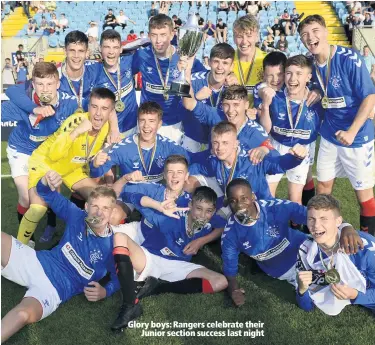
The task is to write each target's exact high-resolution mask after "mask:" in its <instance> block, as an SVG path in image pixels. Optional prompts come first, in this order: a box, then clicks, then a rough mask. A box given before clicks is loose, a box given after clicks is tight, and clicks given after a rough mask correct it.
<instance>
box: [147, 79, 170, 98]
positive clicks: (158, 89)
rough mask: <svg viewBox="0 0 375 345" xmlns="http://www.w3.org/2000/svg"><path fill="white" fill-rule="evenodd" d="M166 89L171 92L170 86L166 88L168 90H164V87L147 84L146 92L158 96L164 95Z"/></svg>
mask: <svg viewBox="0 0 375 345" xmlns="http://www.w3.org/2000/svg"><path fill="white" fill-rule="evenodd" d="M166 89H167V90H169V86H166V88H164V86H163V85H156V84H151V83H149V82H146V91H148V92H151V93H154V94H157V95H163V94H164V92H165V91H166Z"/></svg>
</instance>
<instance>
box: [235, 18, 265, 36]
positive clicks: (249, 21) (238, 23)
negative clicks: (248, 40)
mask: <svg viewBox="0 0 375 345" xmlns="http://www.w3.org/2000/svg"><path fill="white" fill-rule="evenodd" d="M233 31H235V32H237V33H243V32H247V31H257V32H258V31H259V23H258V20H257V19H256V17H254V16H253V15H251V14H248V15H246V16H243V17H240V18H238V19H236V20H235V21H234V23H233Z"/></svg>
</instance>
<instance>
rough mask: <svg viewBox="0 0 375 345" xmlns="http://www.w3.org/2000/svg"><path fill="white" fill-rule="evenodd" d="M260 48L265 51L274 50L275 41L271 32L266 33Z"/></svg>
mask: <svg viewBox="0 0 375 345" xmlns="http://www.w3.org/2000/svg"><path fill="white" fill-rule="evenodd" d="M261 49H262V50H263V51H265V52H267V53H269V52H272V51H274V50H275V41H274V39H273V36H272V35H271V34H268V35H267V37H266V39H265V40H264V41H263V44H262V48H261Z"/></svg>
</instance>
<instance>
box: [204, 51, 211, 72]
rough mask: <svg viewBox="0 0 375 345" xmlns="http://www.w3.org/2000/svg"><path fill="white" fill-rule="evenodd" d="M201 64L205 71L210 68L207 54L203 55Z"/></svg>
mask: <svg viewBox="0 0 375 345" xmlns="http://www.w3.org/2000/svg"><path fill="white" fill-rule="evenodd" d="M203 66H204V68H205V69H206V70H207V71H209V70H210V69H211V66H210V61H209V57H208V55H207V54H206V55H205V56H204V57H203Z"/></svg>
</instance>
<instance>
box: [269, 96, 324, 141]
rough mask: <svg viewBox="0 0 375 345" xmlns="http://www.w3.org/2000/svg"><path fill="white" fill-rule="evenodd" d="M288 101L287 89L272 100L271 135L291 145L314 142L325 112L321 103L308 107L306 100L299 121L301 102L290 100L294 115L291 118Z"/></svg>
mask: <svg viewBox="0 0 375 345" xmlns="http://www.w3.org/2000/svg"><path fill="white" fill-rule="evenodd" d="M285 90H286V89H285ZM287 101H288V100H287V96H286V91H285V92H282V93H280V92H278V93H277V94H276V96H275V97H274V98H273V100H272V103H271V105H270V117H271V121H272V127H271V132H270V133H271V136H272V137H273V138H274V139H275V140H276V141H277V142H279V143H280V144H283V145H286V146H289V147H293V146H294V145H295V144H302V145H306V144H310V143H312V142H314V141H315V140H316V138H317V136H318V132H319V128H320V123H321V119H322V114H323V109H322V107H321V105H320V103H317V104H314V105H312V106H310V107H308V106H307V105H306V103H305V102H304V104H303V108H302V111H301V113H300V115H299V118H298V122H297V115H298V113H299V109H300V105H301V104H300V103H297V102H294V101H289V104H290V108H291V117H292V119H289V114H288V107H287ZM291 122H292V124H291Z"/></svg>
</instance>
